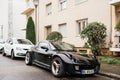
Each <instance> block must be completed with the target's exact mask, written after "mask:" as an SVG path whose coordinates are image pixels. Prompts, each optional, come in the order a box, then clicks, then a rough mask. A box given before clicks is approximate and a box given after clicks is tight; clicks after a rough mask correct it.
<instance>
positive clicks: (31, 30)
mask: <svg viewBox="0 0 120 80" xmlns="http://www.w3.org/2000/svg"><path fill="white" fill-rule="evenodd" d="M26 39H29V40H30V41H31V42H32V43H33V44H35V42H36V36H35V24H34V22H33V19H32V17H29V18H28V22H27V27H26Z"/></svg>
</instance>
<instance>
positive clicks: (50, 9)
mask: <svg viewBox="0 0 120 80" xmlns="http://www.w3.org/2000/svg"><path fill="white" fill-rule="evenodd" d="M46 12H47V15H50V14H52V3H49V4H47V5H46Z"/></svg>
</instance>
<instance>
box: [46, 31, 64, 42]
mask: <svg viewBox="0 0 120 80" xmlns="http://www.w3.org/2000/svg"><path fill="white" fill-rule="evenodd" d="M62 38H63V36H62V34H61V33H59V32H57V31H53V32H51V33H50V34H49V35H48V36H47V38H46V39H47V40H51V41H62Z"/></svg>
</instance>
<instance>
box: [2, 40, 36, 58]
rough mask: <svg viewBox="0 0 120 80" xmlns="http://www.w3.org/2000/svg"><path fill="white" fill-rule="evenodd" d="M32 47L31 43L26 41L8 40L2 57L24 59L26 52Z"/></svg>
mask: <svg viewBox="0 0 120 80" xmlns="http://www.w3.org/2000/svg"><path fill="white" fill-rule="evenodd" d="M33 46H34V45H33V44H32V42H31V41H29V40H27V39H16V38H9V39H8V40H7V41H6V42H5V45H4V50H3V53H2V55H3V56H5V55H8V56H11V58H12V59H14V58H15V57H25V55H26V52H27V50H28V49H30V48H31V47H33Z"/></svg>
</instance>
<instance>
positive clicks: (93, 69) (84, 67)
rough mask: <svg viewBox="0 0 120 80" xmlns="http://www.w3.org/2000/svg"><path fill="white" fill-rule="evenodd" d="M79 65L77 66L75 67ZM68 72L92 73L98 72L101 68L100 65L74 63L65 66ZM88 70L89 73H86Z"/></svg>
mask: <svg viewBox="0 0 120 80" xmlns="http://www.w3.org/2000/svg"><path fill="white" fill-rule="evenodd" d="M76 66H77V68H75V67H76ZM65 70H66V72H67V73H68V74H71V75H75V74H78V75H91V74H96V73H98V72H99V70H100V65H99V64H98V65H92V66H91V65H74V64H69V65H67V66H66V68H65ZM86 71H88V73H85V72H86Z"/></svg>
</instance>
